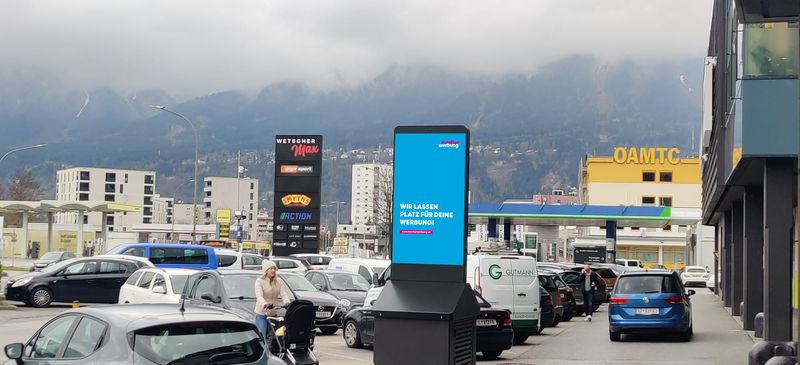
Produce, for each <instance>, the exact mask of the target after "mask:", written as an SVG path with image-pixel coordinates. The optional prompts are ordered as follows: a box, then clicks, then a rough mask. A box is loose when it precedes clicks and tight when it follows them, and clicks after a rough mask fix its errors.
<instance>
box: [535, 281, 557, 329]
mask: <svg viewBox="0 0 800 365" xmlns="http://www.w3.org/2000/svg"><path fill="white" fill-rule="evenodd" d="M539 309H540V310H539V313H540V315H541V317H540V318H541V320H540V321H539V333H542V330H543V329H544V328H545V327H552V326H553V323H554V322H555V320H556V310H555V307H554V306H553V299H552V298H551V297H550V293H549V292H547V289H545V288H542V287H539Z"/></svg>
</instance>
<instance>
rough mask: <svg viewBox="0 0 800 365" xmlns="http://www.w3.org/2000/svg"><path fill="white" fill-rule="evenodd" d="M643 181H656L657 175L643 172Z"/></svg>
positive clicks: (651, 172)
mask: <svg viewBox="0 0 800 365" xmlns="http://www.w3.org/2000/svg"><path fill="white" fill-rule="evenodd" d="M642 181H656V173H655V172H653V171H645V172H642Z"/></svg>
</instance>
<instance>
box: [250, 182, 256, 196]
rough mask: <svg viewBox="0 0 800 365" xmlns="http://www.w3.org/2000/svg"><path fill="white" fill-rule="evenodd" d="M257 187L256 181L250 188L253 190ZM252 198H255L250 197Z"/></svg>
mask: <svg viewBox="0 0 800 365" xmlns="http://www.w3.org/2000/svg"><path fill="white" fill-rule="evenodd" d="M255 188H256V184H255V183H250V190H253V189H255ZM250 199H253V198H250Z"/></svg>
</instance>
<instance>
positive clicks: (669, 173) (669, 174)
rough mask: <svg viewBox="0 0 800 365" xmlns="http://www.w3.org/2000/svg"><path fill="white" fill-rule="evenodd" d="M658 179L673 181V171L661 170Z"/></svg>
mask: <svg viewBox="0 0 800 365" xmlns="http://www.w3.org/2000/svg"><path fill="white" fill-rule="evenodd" d="M658 181H661V182H672V171H661V172H660V173H658Z"/></svg>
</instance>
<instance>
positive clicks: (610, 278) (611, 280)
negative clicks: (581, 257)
mask: <svg viewBox="0 0 800 365" xmlns="http://www.w3.org/2000/svg"><path fill="white" fill-rule="evenodd" d="M590 267H591V268H592V271H594V272H595V273H596V274H597V275H600V278H601V279H603V283H605V286H604V287H603V289H604V290H605V295H604V296H603V298H602V300H600V301H599V302H598V301H597V300H598V299H600V298H598V297H595V298H594V302H592V303H595V304H596V305H598V306H599V304H602V303H606V302H608V296H609V295H610V294H611V290H613V289H614V284H616V283H617V276H618V275H617V274H616V273H615V272H614V270H611V269H610V268H607V267H602V266H598V265H596V264H594V265H590ZM581 270H583V265H581V266H576V267H573V268H572V271H576V272H578V273H580V272H581ZM598 289H599V288H598ZM598 292H600V290H598ZM595 310H596V309H595Z"/></svg>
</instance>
